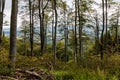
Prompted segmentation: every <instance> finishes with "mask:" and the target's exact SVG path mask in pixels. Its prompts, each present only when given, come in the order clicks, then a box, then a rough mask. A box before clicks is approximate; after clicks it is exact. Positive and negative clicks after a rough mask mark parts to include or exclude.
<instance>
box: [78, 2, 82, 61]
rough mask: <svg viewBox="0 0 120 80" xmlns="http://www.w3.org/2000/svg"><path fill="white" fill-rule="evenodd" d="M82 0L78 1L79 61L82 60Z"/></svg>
mask: <svg viewBox="0 0 120 80" xmlns="http://www.w3.org/2000/svg"><path fill="white" fill-rule="evenodd" d="M80 3H81V2H80V0H78V17H79V58H80V59H79V60H82V24H81V19H82V16H81V14H82V12H80V6H81V4H80Z"/></svg>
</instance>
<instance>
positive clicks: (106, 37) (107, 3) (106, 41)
mask: <svg viewBox="0 0 120 80" xmlns="http://www.w3.org/2000/svg"><path fill="white" fill-rule="evenodd" d="M105 4H106V6H105V8H106V39H105V40H106V45H107V40H108V25H107V24H108V20H107V19H108V8H107V6H108V5H107V4H108V3H107V0H105Z"/></svg>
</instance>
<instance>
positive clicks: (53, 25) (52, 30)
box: [52, 10, 54, 52]
mask: <svg viewBox="0 0 120 80" xmlns="http://www.w3.org/2000/svg"><path fill="white" fill-rule="evenodd" d="M52 15H53V18H52V52H53V51H54V10H53V11H52Z"/></svg>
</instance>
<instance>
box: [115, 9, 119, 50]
mask: <svg viewBox="0 0 120 80" xmlns="http://www.w3.org/2000/svg"><path fill="white" fill-rule="evenodd" d="M118 27H119V9H118V12H117V26H116V36H115V37H116V39H115V41H116V47H117V50H116V51H117V52H118V47H119V46H118V45H119V42H118Z"/></svg>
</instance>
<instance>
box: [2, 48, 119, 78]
mask: <svg viewBox="0 0 120 80" xmlns="http://www.w3.org/2000/svg"><path fill="white" fill-rule="evenodd" d="M3 52H4V53H1V54H0V69H1V70H0V75H1V76H0V79H1V80H119V79H120V55H112V56H109V57H108V56H105V57H104V60H102V61H101V60H100V58H99V57H98V56H90V57H87V58H85V59H84V60H83V62H82V63H80V64H79V65H78V64H77V63H75V62H74V61H73V60H70V61H69V62H67V63H66V62H62V61H60V60H57V61H56V64H55V65H53V63H52V61H53V60H52V55H50V54H49V55H48V54H45V55H43V56H42V57H32V58H31V57H27V56H22V55H19V54H18V55H17V57H16V70H15V74H14V75H13V76H12V77H10V76H9V75H10V72H9V69H8V64H9V60H8V59H7V58H8V52H6V51H4V50H3Z"/></svg>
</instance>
